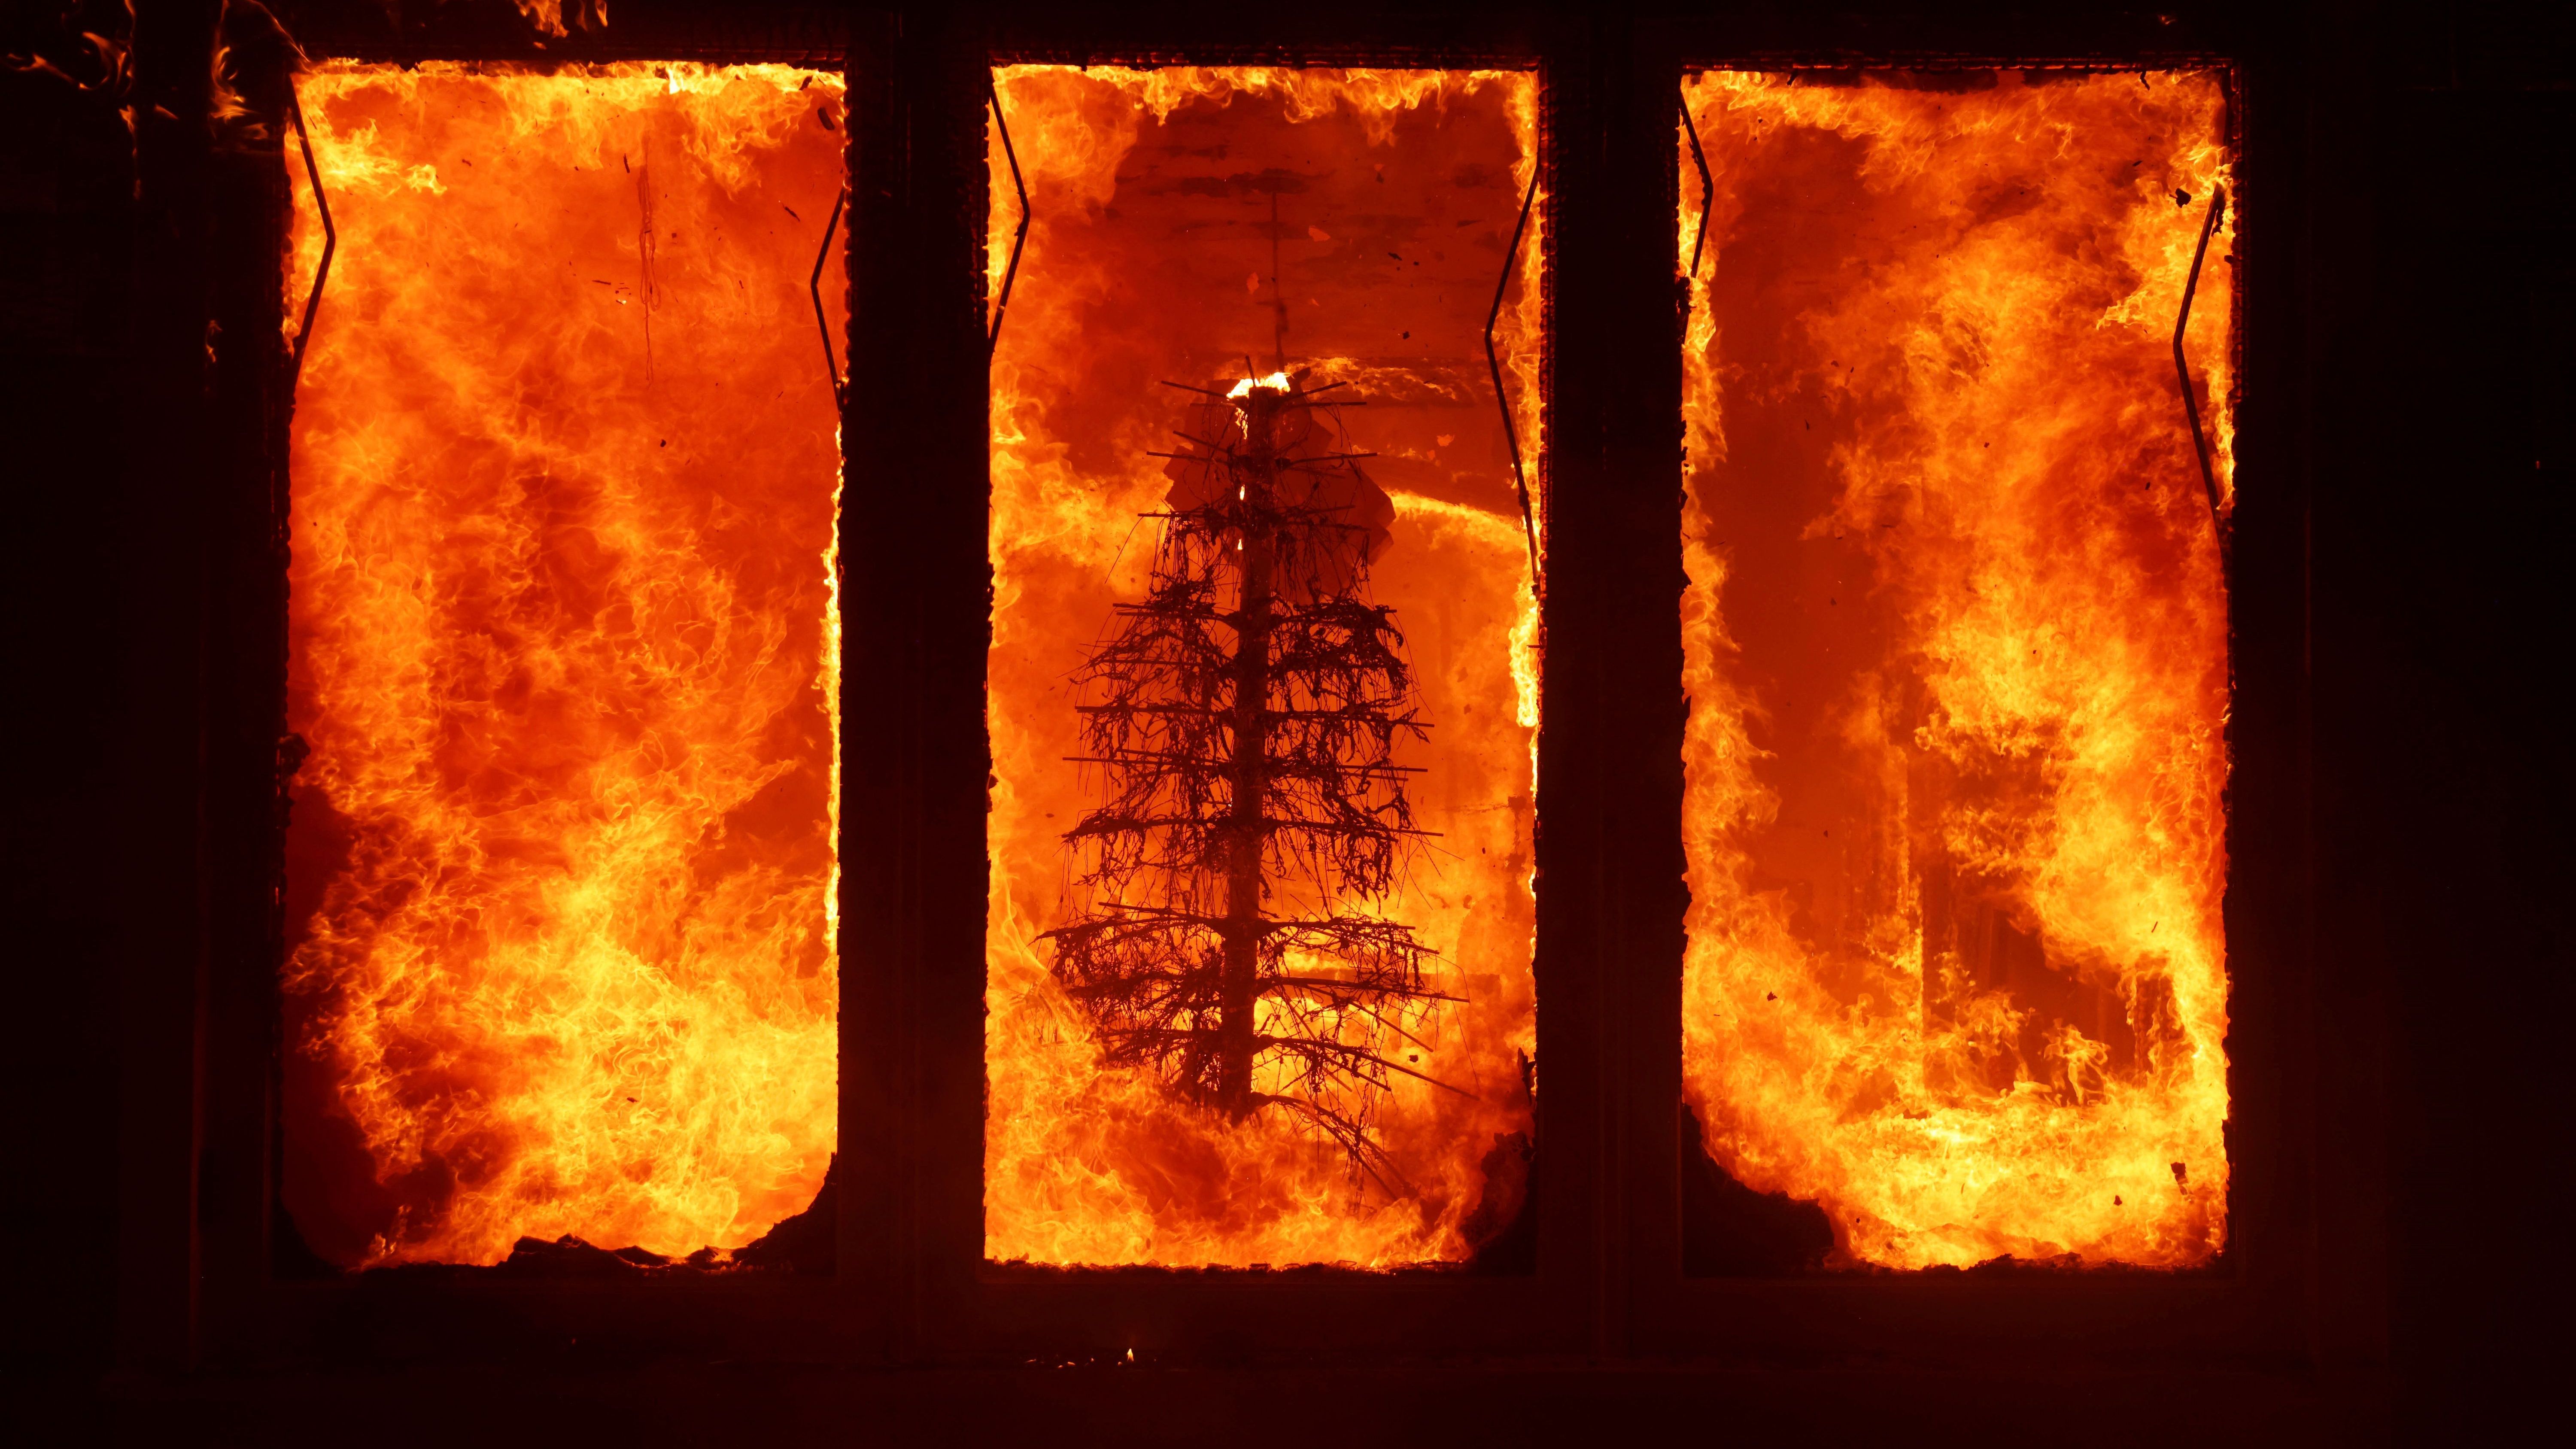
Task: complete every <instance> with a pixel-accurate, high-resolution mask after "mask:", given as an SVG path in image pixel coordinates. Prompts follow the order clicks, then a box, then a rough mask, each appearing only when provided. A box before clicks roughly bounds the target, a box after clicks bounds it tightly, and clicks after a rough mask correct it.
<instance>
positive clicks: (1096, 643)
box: [984, 66, 1543, 1266]
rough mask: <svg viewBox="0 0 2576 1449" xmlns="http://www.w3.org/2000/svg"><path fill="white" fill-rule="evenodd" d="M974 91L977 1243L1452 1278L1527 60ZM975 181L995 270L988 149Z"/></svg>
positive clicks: (1492, 678)
mask: <svg viewBox="0 0 2576 1449" xmlns="http://www.w3.org/2000/svg"><path fill="white" fill-rule="evenodd" d="M998 86H999V94H1000V98H1001V104H1002V106H1003V108H1004V112H1005V115H1004V119H1005V120H1007V122H1008V125H1009V130H1010V139H1011V143H1012V150H1013V152H1015V154H1016V156H1017V159H1018V164H1019V166H1020V168H1021V170H1022V171H1023V173H1024V174H1025V176H1026V179H1027V184H1028V190H1029V196H1030V208H1029V214H1030V216H1031V219H1032V220H1031V228H1030V233H1029V242H1028V248H1027V252H1026V254H1025V255H1024V256H1023V257H1022V258H1021V261H1020V266H1019V270H1018V273H1017V276H1016V280H1015V281H1014V283H1013V289H1012V291H1011V294H1010V302H1009V308H1008V312H1007V314H1006V315H1005V316H1004V318H1003V323H1002V331H1001V340H1000V345H999V349H998V351H997V352H996V353H995V355H994V359H993V370H992V387H993V394H992V483H993V514H992V539H991V548H992V560H993V568H994V574H995V580H994V604H993V641H992V649H991V654H990V657H989V660H988V665H987V668H988V675H987V680H988V690H989V693H988V715H987V718H988V723H989V727H990V731H991V738H992V745H993V753H994V774H995V779H994V784H993V789H992V813H991V817H990V825H989V840H990V843H991V852H992V870H993V877H992V894H991V898H990V900H991V904H990V917H989V921H988V928H987V947H986V949H987V953H988V955H987V962H986V969H987V973H988V975H987V988H986V990H987V995H986V1003H987V1007H988V1011H989V1016H988V1025H987V1029H986V1032H987V1034H986V1039H985V1067H986V1071H987V1074H988V1081H989V1087H990V1096H989V1098H988V1111H987V1120H986V1135H985V1198H984V1232H985V1249H986V1251H987V1252H988V1253H989V1254H990V1255H991V1256H993V1257H995V1258H998V1259H1028V1260H1033V1261H1037V1262H1045V1263H1104V1264H1106V1263H1162V1264H1229V1265H1237V1266H1250V1265H1268V1264H1277V1265H1286V1264H1290V1263H1312V1262H1322V1263H1346V1264H1355V1265H1361V1266H1385V1265H1394V1264H1402V1263H1414V1262H1425V1261H1444V1260H1457V1259H1462V1258H1465V1257H1467V1256H1469V1255H1470V1254H1471V1253H1473V1252H1474V1251H1476V1250H1477V1249H1478V1248H1479V1247H1480V1246H1481V1245H1484V1244H1488V1243H1493V1242H1495V1241H1497V1240H1499V1239H1504V1238H1506V1237H1507V1230H1508V1229H1510V1228H1511V1227H1512V1225H1513V1224H1514V1223H1515V1222H1516V1221H1518V1220H1519V1212H1520V1208H1521V1205H1522V1202H1523V1200H1524V1198H1523V1188H1524V1183H1525V1180H1526V1174H1527V1164H1528V1153H1529V1149H1530V1140H1529V1136H1528V1133H1529V1127H1530V1098H1529V1093H1530V1090H1531V1086H1530V1076H1529V1073H1528V1070H1527V1062H1528V1057H1527V1053H1528V1051H1529V1050H1530V1048H1531V1046H1532V1043H1533V1036H1532V1032H1533V1022H1534V1017H1533V1011H1534V1002H1533V988H1532V982H1531V976H1530V942H1531V933H1532V929H1533V921H1534V915H1533V904H1532V896H1531V869H1532V867H1531V855H1530V838H1531V829H1532V822H1533V818H1534V817H1533V813H1532V773H1531V772H1532V758H1533V757H1532V745H1533V741H1534V739H1535V730H1536V725H1537V702H1536V675H1535V668H1534V664H1533V659H1534V647H1535V643H1536V639H1535V634H1536V625H1537V614H1536V602H1535V599H1534V597H1533V591H1532V579H1531V572H1530V570H1531V555H1532V553H1533V551H1534V544H1533V530H1534V525H1528V526H1525V524H1524V520H1523V515H1522V510H1521V504H1520V502H1519V499H1518V494H1517V490H1516V486H1515V476H1514V469H1513V454H1512V435H1511V434H1509V433H1507V432H1506V429H1505V423H1504V414H1503V411H1502V409H1501V408H1500V407H1499V406H1498V404H1497V402H1496V399H1495V396H1494V386H1493V383H1492V381H1491V380H1490V377H1489V375H1488V365H1487V362H1486V358H1485V352H1484V342H1483V334H1484V328H1485V324H1486V318H1487V314H1488V312H1489V310H1490V309H1492V308H1493V306H1494V302H1495V291H1496V288H1497V286H1498V285H1500V284H1502V283H1503V282H1504V279H1505V276H1506V268H1507V266H1508V267H1509V268H1510V269H1511V270H1510V273H1509V275H1510V277H1511V278H1512V280H1511V282H1510V285H1509V287H1508V289H1507V291H1506V294H1505V299H1504V304H1503V312H1502V316H1501V319H1500V325H1499V327H1498V328H1497V333H1496V347H1497V349H1498V351H1499V354H1500V356H1501V358H1502V359H1503V366H1504V368H1505V373H1504V376H1505V380H1506V387H1507V389H1508V391H1509V394H1510V397H1511V400H1512V405H1513V409H1514V416H1515V418H1516V424H1517V427H1518V429H1519V434H1518V438H1519V444H1520V446H1521V447H1522V448H1523V449H1524V450H1526V452H1527V456H1528V457H1529V459H1530V460H1531V483H1532V485H1533V487H1535V484H1536V482H1537V478H1536V467H1535V460H1536V457H1537V451H1536V450H1537V447H1538V442H1539V440H1538V435H1537V411H1538V393H1537V386H1536V384H1537V373H1538V366H1539V360H1540V315H1541V314H1540V308H1541V304H1542V301H1543V298H1542V295H1541V290H1540V286H1539V277H1540V272H1539V267H1540V263H1539V257H1540V255H1541V248H1540V241H1539V237H1538V235H1537V231H1538V226H1537V223H1536V222H1535V220H1534V221H1533V222H1532V223H1531V226H1530V229H1529V234H1527V235H1524V236H1521V237H1520V238H1519V239H1518V250H1517V252H1515V251H1514V250H1513V246H1514V237H1515V228H1516V226H1517V225H1518V222H1519V219H1520V216H1521V212H1522V203H1523V200H1524V196H1525V194H1526V188H1527V187H1528V185H1529V182H1530V178H1531V175H1532V168H1533V167H1534V165H1535V158H1536V150H1537V148H1536V102H1537V87H1536V83H1535V79H1534V78H1533V77H1531V76H1528V75H1526V74H1518V73H1468V72H1442V71H1403V72H1335V71H1293V72H1292V71H1258V70H1156V71H1131V70H1117V69H1109V68H1094V69H1091V70H1088V71H1084V70H1078V69H1074V68H1070V67H1047V66H1016V67H1011V68H1008V69H1006V70H1004V71H1003V72H1001V74H1000V77H999V82H998ZM991 175H992V201H993V210H992V215H991V230H990V245H991V248H992V252H991V266H992V270H993V278H992V280H993V284H994V290H995V291H996V292H999V290H1000V288H1001V284H1002V281H1003V278H1004V276H1005V274H1006V272H1007V270H1008V266H1009V259H1010V253H1011V245H1012V240H1013V235H1014V232H1015V229H1016V228H1017V226H1018V224H1019V220H1020V208H1019V202H1018V197H1017V194H1016V190H1015V187H1014V184H1013V180H1012V174H1011V168H1010V155H1009V154H1008V153H1006V152H1005V149H1004V147H1003V146H1002V144H1001V139H1000V137H999V135H998V134H996V135H995V136H994V137H993V142H992V146H991ZM1256 379H1271V380H1272V381H1270V382H1265V383H1258V384H1256V382H1255V381H1254V380H1256ZM1167 382H1171V383H1179V384H1183V385H1185V386H1184V387H1181V388H1175V387H1169V386H1164V385H1163V384H1165V383H1167ZM1334 384H1340V385H1341V386H1340V388H1339V389H1338V390H1337V391H1332V392H1321V391H1318V392H1317V394H1316V401H1315V403H1313V404H1308V403H1307V402H1306V401H1305V400H1304V399H1305V397H1306V394H1307V391H1308V390H1310V389H1312V390H1321V389H1325V388H1327V387H1330V386H1331V385H1334ZM1188 389H1203V390H1204V391H1190V390H1188ZM1238 389H1240V396H1239V397H1229V396H1227V394H1229V393H1230V392H1236V391H1237V390H1238ZM1343 398H1347V399H1349V400H1351V401H1352V402H1353V403H1359V404H1364V406H1350V407H1346V408H1340V409H1335V408H1331V407H1326V406H1324V405H1323V404H1325V403H1327V402H1330V401H1333V400H1335V399H1343ZM1261 409H1269V410H1270V411H1266V412H1260V413H1259V416H1257V417H1256V416H1255V412H1256V411H1258V410H1261ZM1265 450H1273V451H1265ZM1157 452H1160V453H1166V454H1179V455H1184V456H1180V457H1169V458H1167V457H1156V456H1152V454H1153V453H1157ZM1349 453H1361V454H1366V455H1368V456H1366V457H1365V458H1346V457H1342V456H1340V455H1343V454H1349ZM1218 454H1224V455H1227V457H1228V458H1229V459H1230V460H1231V461H1217V462H1211V461H1208V460H1209V459H1211V458H1212V457H1215V456H1216V455H1218ZM1254 454H1260V455H1261V457H1262V458H1264V459H1269V460H1270V461H1262V462H1255V461H1253V458H1252V455H1254ZM1279 459H1286V460H1288V461H1287V462H1285V463H1280V462H1278V460H1279ZM1274 464H1276V467H1275V468H1274ZM1292 480H1294V481H1293V483H1292ZM1273 489H1277V490H1289V491H1293V492H1294V494H1295V497H1294V498H1290V497H1289V492H1288V491H1282V492H1277V493H1273V492H1271V491H1269V490H1273ZM1265 500H1268V501H1265ZM1274 504H1275V505H1276V508H1274V507H1273V505H1274ZM1301 508H1303V509H1306V510H1308V511H1307V512H1305V513H1303V514H1298V510H1299V509H1301ZM1265 509H1268V510H1271V513H1269V514H1264V515H1263V516H1265V517H1270V518H1271V522H1270V523H1252V522H1243V521H1242V520H1241V519H1238V518H1237V517H1236V515H1235V513H1233V512H1229V511H1228V510H1238V511H1246V512H1245V513H1244V516H1245V517H1246V518H1248V517H1250V516H1251V515H1252V514H1255V513H1261V512H1262V510H1265ZM1278 509H1286V510H1287V511H1288V513H1289V514H1292V515H1296V517H1293V518H1290V520H1289V521H1288V522H1285V523H1280V522H1279V518H1278V516H1274V515H1276V514H1277V510H1278ZM1238 523H1241V526H1240V527H1237V524H1238ZM1274 524H1275V525H1276V527H1274V526H1273V525H1274ZM1301 550H1302V552H1301ZM1254 557H1258V558H1263V559H1270V560H1272V561H1273V563H1275V565H1276V572H1277V576H1278V578H1279V579H1280V580H1282V581H1283V582H1280V583H1278V584H1277V586H1276V587H1275V588H1272V587H1271V586H1270V585H1260V586H1258V587H1256V586H1255V585H1254V584H1252V583H1251V582H1249V580H1251V579H1252V578H1253V577H1254V573H1253V569H1254V565H1253V564H1252V563H1247V562H1243V560H1244V559H1247V558H1254ZM1299 560H1302V562H1299ZM1261 567H1262V568H1263V569H1270V568H1271V567H1272V564H1271V563H1264V564H1262V565H1261ZM1267 576H1268V575H1267V574H1265V575H1264V577H1267ZM1292 576H1293V577H1292ZM1193 590H1202V591H1203V592H1200V593H1193V592H1192V591H1193ZM1262 590H1268V592H1266V593H1264V592H1262ZM1256 593H1258V594H1260V596H1261V597H1263V598H1266V599H1270V600H1271V602H1270V603H1266V604H1264V605H1263V606H1262V612H1261V613H1260V614H1259V621H1258V622H1256V623H1253V624H1245V623H1244V622H1243V619H1244V618H1246V617H1249V615H1250V606H1249V605H1246V604H1245V603H1244V602H1243V601H1244V600H1245V599H1247V598H1250V597H1253V596H1254V595H1255V594H1256ZM1381 608H1382V609H1385V610H1388V611H1389V612H1387V613H1385V614H1383V615H1380V614H1376V613H1374V612H1372V611H1374V610H1377V609H1381ZM1336 611H1342V612H1336ZM1335 620H1339V622H1334V621H1335ZM1354 621H1359V622H1354ZM1255 643H1258V644H1259V645H1260V647H1258V648H1256V647H1254V645H1255ZM1381 648H1382V649H1383V650H1384V651H1386V652H1385V654H1384V655H1383V656H1382V657H1381V656H1378V655H1373V654H1372V653H1371V651H1372V650H1377V649H1381ZM1158 650H1159V651H1163V652H1161V653H1156V652H1155V651H1158ZM1149 656H1150V657H1149ZM1247 661H1249V664H1248V663H1247ZM1390 661H1392V662H1390ZM1253 666H1257V667H1258V669H1260V670H1261V671H1264V673H1263V674H1262V675H1261V680H1262V682H1261V683H1258V684H1255V685H1245V684H1244V683H1243V680H1244V678H1246V677H1247V676H1245V675H1244V674H1243V673H1242V672H1241V671H1242V670H1243V669H1244V668H1246V667H1253ZM1255 689H1258V690H1260V691H1261V692H1260V693H1258V694H1255V693H1252V692H1250V691H1252V690H1255ZM1256 699H1257V700H1259V701H1261V707H1262V709H1263V710H1264V711H1265V713H1264V714H1263V716H1262V722H1260V723H1258V724H1251V725H1244V727H1243V728H1240V729H1238V728H1237V725H1238V724H1242V723H1243V722H1242V721H1241V720H1238V719H1236V718H1235V716H1234V715H1233V714H1232V713H1231V711H1233V710H1234V709H1235V707H1236V705H1235V702H1236V701H1237V700H1243V701H1252V700H1256ZM1337 712H1338V713H1337ZM1402 717H1409V718H1410V719H1412V720H1414V721H1416V722H1418V723H1420V724H1422V725H1423V726H1425V728H1424V729H1422V730H1421V731H1419V732H1418V733H1417V732H1415V731H1413V730H1411V729H1409V728H1405V727H1402V726H1401V725H1400V724H1399V723H1397V721H1398V720H1399V718H1402ZM1253 779H1258V780H1259V781H1261V782H1262V783H1260V784H1259V785H1258V786H1247V785H1245V783H1244V782H1245V781H1247V780H1253ZM1239 788H1240V789H1241V790H1242V792H1243V793H1241V794H1240V795H1239V796H1238V795H1237V794H1236V793H1235V792H1236V791H1237V790H1238V789H1239ZM1238 799H1240V800H1242V801H1244V802H1247V803H1246V807H1245V808H1246V810H1247V811H1248V812H1249V813H1248V814H1247V815H1245V816H1243V817H1241V818H1237V817H1236V816H1235V815H1233V814H1232V813H1231V812H1232V811H1233V810H1234V803H1233V802H1235V801H1236V800H1238ZM1256 801H1257V802H1259V803H1258V805H1257V808H1256V807H1255V806H1254V805H1253V804H1252V803H1251V802H1256ZM1407 812H1409V814H1408V813H1407ZM1408 826H1409V828H1410V830H1411V831H1415V832H1419V833H1407V827H1408ZM1069 835H1072V836H1074V837H1075V838H1073V839H1068V836H1069ZM1256 837H1258V838H1259V839H1260V840H1261V841H1262V842H1263V843H1262V845H1261V846H1260V848H1259V851H1258V856H1257V860H1256V858H1255V856H1254V855H1250V854H1247V855H1242V856H1236V855H1230V854H1228V852H1229V851H1230V850H1234V849H1236V848H1237V847H1238V845H1239V844H1240V842H1242V841H1245V840H1251V839H1254V838H1256ZM1230 841H1231V842H1236V844H1232V845H1230V844H1228V842H1230ZM1247 848H1248V847H1247ZM1122 852H1124V853H1123V854H1122ZM1256 898H1257V899H1256ZM1301 923H1302V924H1301Z"/></svg>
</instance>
